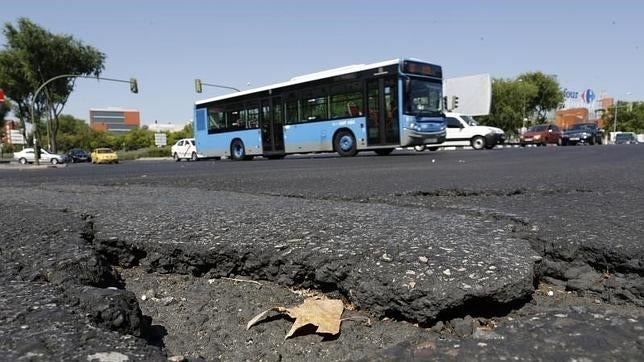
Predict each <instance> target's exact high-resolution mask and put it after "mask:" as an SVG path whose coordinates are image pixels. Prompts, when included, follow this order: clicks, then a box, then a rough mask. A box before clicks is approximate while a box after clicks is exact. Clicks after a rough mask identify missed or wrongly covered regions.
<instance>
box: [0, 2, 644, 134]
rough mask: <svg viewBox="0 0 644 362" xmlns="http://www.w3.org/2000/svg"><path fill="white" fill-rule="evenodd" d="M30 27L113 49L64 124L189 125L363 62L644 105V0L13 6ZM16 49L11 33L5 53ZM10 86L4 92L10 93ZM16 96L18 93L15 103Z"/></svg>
mask: <svg viewBox="0 0 644 362" xmlns="http://www.w3.org/2000/svg"><path fill="white" fill-rule="evenodd" d="M20 17H27V18H29V19H30V20H31V21H33V22H35V23H36V24H38V25H40V26H41V27H43V28H45V29H47V30H48V31H50V32H52V33H55V34H68V35H72V36H74V37H75V38H76V39H78V40H80V41H82V42H83V43H85V44H87V45H91V46H93V47H95V48H97V49H98V50H99V51H101V52H103V53H105V55H106V57H107V58H106V63H105V70H104V71H103V73H102V76H104V77H108V78H118V79H129V78H130V77H134V78H137V80H138V84H139V93H138V94H132V93H130V91H129V86H128V85H127V84H124V83H114V82H108V81H100V82H99V81H96V80H93V79H79V80H77V82H76V87H75V89H74V92H73V93H72V95H71V97H70V98H69V100H68V102H67V105H66V106H65V109H64V110H63V113H64V114H71V115H73V116H75V117H77V118H80V119H85V120H87V119H88V117H89V109H90V108H105V107H124V108H134V109H138V110H139V111H140V112H141V122H142V124H152V123H154V122H155V121H156V122H158V123H164V124H165V123H173V124H183V123H186V122H188V121H189V120H190V119H191V118H192V113H193V107H194V102H195V101H197V100H200V99H206V98H210V97H215V96H219V95H223V94H227V93H229V91H227V90H225V89H220V88H214V87H204V89H203V90H204V92H203V93H201V94H198V93H196V92H195V90H194V79H195V78H199V79H201V80H202V81H204V82H207V83H214V84H221V85H227V86H231V87H235V88H240V89H242V90H246V89H250V88H255V87H260V86H264V85H268V84H272V83H278V82H283V81H287V80H289V79H291V78H292V77H294V76H298V75H302V74H307V73H313V72H318V71H322V70H326V69H332V68H337V67H342V66H346V65H351V64H362V63H365V64H368V63H375V62H379V61H384V60H390V59H395V58H418V59H422V60H425V61H428V62H431V63H434V64H439V65H441V66H442V67H443V73H444V76H445V77H447V78H451V77H459V76H466V75H473V74H480V73H489V74H490V75H491V76H492V77H494V78H514V77H516V76H518V75H519V74H521V73H524V72H532V71H542V72H544V73H547V74H553V75H556V76H557V79H558V80H559V83H560V85H561V86H562V88H567V89H569V90H575V91H580V92H581V91H583V90H585V89H588V88H590V89H593V90H594V92H595V93H596V94H597V95H600V94H602V93H604V92H605V93H607V94H608V95H609V96H611V97H616V98H618V99H619V100H626V101H635V100H640V101H641V100H644V3H641V2H640V1H636V0H613V1H605V0H604V1H594V0H586V1H577V0H558V1H554V0H540V1H520V0H513V1H510V0H506V1H501V0H498V1H497V0H486V1H484V0H480V1H476V0H471V1H466V0H443V1H432V0H395V1H394V0H388V1H384V0H323V1H320V0H318V1H306V0H299V1H298V0H230V1H229V0H218V1H217V0H210V1H205V0H203V1H198V0H182V1H166V0H110V1H104V0H102V1H98V0H66V1H50V0H41V1H36V0H20V1H11V2H10V3H9V1H7V0H2V2H1V4H0V23H1V24H5V23H7V22H9V23H12V24H16V21H17V19H18V18H20ZM5 45H6V39H5V38H4V36H3V35H1V34H0V50H1V49H4V47H5ZM1 87H2V85H0V88H1ZM8 96H10V95H8Z"/></svg>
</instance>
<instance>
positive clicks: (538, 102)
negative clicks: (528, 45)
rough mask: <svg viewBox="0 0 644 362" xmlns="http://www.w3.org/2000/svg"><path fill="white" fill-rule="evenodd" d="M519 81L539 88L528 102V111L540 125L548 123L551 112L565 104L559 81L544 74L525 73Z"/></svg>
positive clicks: (520, 76)
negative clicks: (547, 119) (548, 115)
mask: <svg viewBox="0 0 644 362" xmlns="http://www.w3.org/2000/svg"><path fill="white" fill-rule="evenodd" d="M518 80H520V81H522V82H524V83H528V84H532V85H534V86H535V87H536V88H537V92H536V94H533V95H532V97H530V98H529V99H528V101H527V109H528V110H529V111H530V113H531V115H533V116H534V118H535V119H536V121H537V122H538V123H543V122H545V121H546V118H547V114H548V112H549V111H552V110H555V109H557V108H558V107H559V105H561V104H562V103H563V100H564V94H563V91H562V90H561V87H560V86H559V82H558V81H557V79H556V78H555V77H553V76H551V75H547V74H544V73H542V72H532V73H523V74H521V75H519V77H518Z"/></svg>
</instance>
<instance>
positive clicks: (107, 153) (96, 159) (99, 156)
mask: <svg viewBox="0 0 644 362" xmlns="http://www.w3.org/2000/svg"><path fill="white" fill-rule="evenodd" d="M90 157H91V159H92V163H95V164H98V163H119V156H118V155H117V154H116V152H114V151H113V150H112V149H111V148H97V149H95V150H94V151H92V154H91V155H90Z"/></svg>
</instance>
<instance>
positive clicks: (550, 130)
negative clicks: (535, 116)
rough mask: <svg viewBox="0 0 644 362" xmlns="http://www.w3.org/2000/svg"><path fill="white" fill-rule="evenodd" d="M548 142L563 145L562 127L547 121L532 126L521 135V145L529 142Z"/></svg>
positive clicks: (542, 144)
mask: <svg viewBox="0 0 644 362" xmlns="http://www.w3.org/2000/svg"><path fill="white" fill-rule="evenodd" d="M548 143H556V144H558V145H561V129H560V128H559V127H557V126H556V125H554V124H549V123H546V124H538V125H536V126H532V127H530V128H528V130H527V131H525V133H523V134H522V135H521V136H520V137H519V144H520V145H521V146H525V145H529V144H534V145H537V146H545V145H547V144H548Z"/></svg>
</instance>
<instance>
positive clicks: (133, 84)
mask: <svg viewBox="0 0 644 362" xmlns="http://www.w3.org/2000/svg"><path fill="white" fill-rule="evenodd" d="M61 78H92V79H97V80H107V81H110V82H119V83H129V84H130V91H132V93H138V92H139V89H138V83H137V81H136V79H135V78H130V80H123V79H114V78H103V77H94V76H90V75H81V74H61V75H57V76H55V77H52V78H49V79H47V81H45V82H44V83H43V84H41V85H40V87H38V89H36V91H35V92H34V95H33V97H32V98H31V124H32V125H33V127H34V133H33V137H34V159H35V162H36V165H40V147H39V146H38V139H37V138H36V135H37V134H38V127H37V125H36V116H35V113H36V112H35V104H36V99H37V97H38V93H40V91H41V90H43V88H45V86H46V85H47V84H49V83H51V82H53V81H55V80H56V79H61ZM47 131H49V128H48V129H47ZM38 136H40V135H39V134H38Z"/></svg>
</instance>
